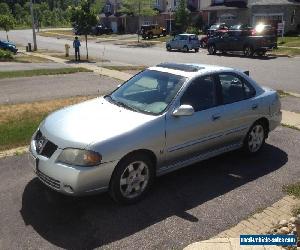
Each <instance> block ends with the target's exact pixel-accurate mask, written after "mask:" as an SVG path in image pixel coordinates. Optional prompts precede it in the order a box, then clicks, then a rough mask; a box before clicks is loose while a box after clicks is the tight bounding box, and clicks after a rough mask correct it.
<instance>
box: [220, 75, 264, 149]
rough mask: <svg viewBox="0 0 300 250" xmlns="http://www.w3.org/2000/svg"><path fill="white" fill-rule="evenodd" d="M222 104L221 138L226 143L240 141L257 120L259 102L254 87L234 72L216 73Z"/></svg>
mask: <svg viewBox="0 0 300 250" xmlns="http://www.w3.org/2000/svg"><path fill="white" fill-rule="evenodd" d="M217 78H218V81H219V84H220V95H221V96H220V99H221V103H222V104H223V105H222V117H221V118H220V119H221V120H222V126H223V128H224V136H223V140H224V143H225V144H226V145H230V144H236V143H240V142H241V141H242V139H243V138H244V136H245V135H246V134H247V132H248V130H249V128H250V126H251V125H252V124H253V123H254V121H256V120H257V118H258V114H259V110H260V108H261V107H260V102H259V99H258V98H257V97H256V92H255V89H254V87H253V86H252V85H251V84H250V83H249V82H247V81H246V79H244V78H243V77H242V76H240V75H238V74H236V73H234V72H223V73H218V74H217Z"/></svg>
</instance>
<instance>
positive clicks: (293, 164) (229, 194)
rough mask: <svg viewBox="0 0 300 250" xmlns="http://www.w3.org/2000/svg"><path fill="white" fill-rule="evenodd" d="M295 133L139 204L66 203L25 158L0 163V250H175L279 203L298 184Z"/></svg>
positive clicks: (227, 158)
mask: <svg viewBox="0 0 300 250" xmlns="http://www.w3.org/2000/svg"><path fill="white" fill-rule="evenodd" d="M299 162H300V133H299V132H298V131H296V130H292V129H288V128H282V127H280V128H278V129H277V130H276V131H274V132H273V133H272V134H271V135H270V137H269V139H268V144H267V145H266V147H265V148H264V149H263V151H262V152H261V154H259V155H257V156H256V157H250V158H245V156H244V155H243V154H242V153H241V152H239V151H237V152H233V153H229V154H225V155H223V156H220V157H217V158H214V159H211V160H207V161H205V162H202V163H198V164H195V165H193V166H190V167H187V168H184V169H182V170H179V171H177V172H174V173H171V174H169V175H166V176H163V177H161V178H159V179H158V180H157V181H156V183H155V186H154V188H153V190H152V191H151V192H150V194H149V195H148V196H147V197H146V199H145V200H143V201H141V202H140V203H138V204H136V205H131V206H118V205H116V204H115V203H114V202H113V201H112V200H111V199H110V198H109V196H108V195H107V194H102V195H97V196H90V197H83V198H70V197H65V196H62V195H60V194H57V193H55V192H53V191H51V190H49V189H48V188H47V187H45V186H44V185H43V184H41V183H40V182H39V180H38V179H37V178H36V177H35V176H34V174H33V172H32V170H31V168H30V167H29V164H28V161H27V155H22V156H15V157H9V158H6V159H0V204H1V205H0V235H1V237H0V249H3V250H6V249H58V248H65V249H92V248H103V249H130V250H132V249H139V250H140V249H171V248H174V249H180V248H182V247H184V246H186V245H188V244H190V243H192V242H194V241H197V240H202V239H207V238H209V237H211V236H214V235H216V234H217V233H219V232H221V231H223V230H225V229H227V228H228V227H230V226H232V225H234V224H236V223H237V222H239V221H240V220H241V219H244V218H247V217H248V216H249V215H250V214H251V213H253V212H255V211H257V210H258V209H261V208H264V207H266V206H269V205H271V204H273V203H274V202H275V201H277V200H278V199H280V198H281V197H282V196H283V193H282V191H281V189H282V185H284V184H288V183H293V182H295V181H299V178H300V167H299Z"/></svg>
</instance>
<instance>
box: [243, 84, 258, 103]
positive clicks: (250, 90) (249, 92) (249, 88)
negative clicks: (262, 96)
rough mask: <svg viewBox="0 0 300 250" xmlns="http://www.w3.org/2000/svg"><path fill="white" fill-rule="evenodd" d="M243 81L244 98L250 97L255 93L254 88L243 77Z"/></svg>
mask: <svg viewBox="0 0 300 250" xmlns="http://www.w3.org/2000/svg"><path fill="white" fill-rule="evenodd" d="M243 82H244V89H245V97H246V99H248V98H251V97H253V96H255V95H256V91H255V88H254V87H253V86H252V85H251V84H250V83H249V82H247V81H246V80H245V79H243Z"/></svg>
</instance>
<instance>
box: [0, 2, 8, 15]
mask: <svg viewBox="0 0 300 250" xmlns="http://www.w3.org/2000/svg"><path fill="white" fill-rule="evenodd" d="M10 14H11V11H10V8H9V6H8V4H7V3H0V15H10Z"/></svg>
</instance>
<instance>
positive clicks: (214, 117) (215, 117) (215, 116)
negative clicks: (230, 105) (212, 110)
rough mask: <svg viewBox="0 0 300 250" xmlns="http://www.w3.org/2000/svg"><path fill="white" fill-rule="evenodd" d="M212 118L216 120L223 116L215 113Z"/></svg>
mask: <svg viewBox="0 0 300 250" xmlns="http://www.w3.org/2000/svg"><path fill="white" fill-rule="evenodd" d="M211 118H212V120H213V121H216V120H219V119H220V118H221V116H220V115H213V116H212V117H211Z"/></svg>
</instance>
